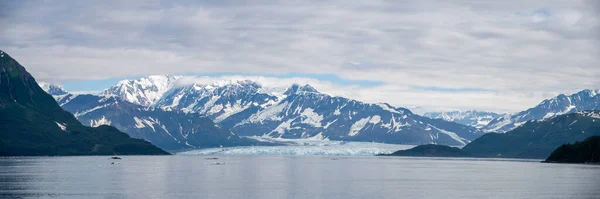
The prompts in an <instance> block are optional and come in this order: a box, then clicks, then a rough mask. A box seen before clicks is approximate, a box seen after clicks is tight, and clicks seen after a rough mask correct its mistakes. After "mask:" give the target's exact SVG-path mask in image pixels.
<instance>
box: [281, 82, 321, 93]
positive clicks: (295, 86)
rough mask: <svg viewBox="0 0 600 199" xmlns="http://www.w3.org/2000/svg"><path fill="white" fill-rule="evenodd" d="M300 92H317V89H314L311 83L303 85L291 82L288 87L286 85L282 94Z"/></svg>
mask: <svg viewBox="0 0 600 199" xmlns="http://www.w3.org/2000/svg"><path fill="white" fill-rule="evenodd" d="M302 92H306V93H318V92H319V91H317V89H315V88H314V87H312V86H311V85H308V84H305V85H304V86H300V85H299V84H292V85H291V86H290V87H288V88H287V89H286V90H285V92H284V94H285V95H293V94H298V93H302Z"/></svg>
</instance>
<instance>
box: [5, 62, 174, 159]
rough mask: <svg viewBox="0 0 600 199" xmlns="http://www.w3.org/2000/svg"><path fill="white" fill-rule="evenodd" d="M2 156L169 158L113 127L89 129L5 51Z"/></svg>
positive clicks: (146, 143) (153, 147)
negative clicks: (136, 156)
mask: <svg viewBox="0 0 600 199" xmlns="http://www.w3.org/2000/svg"><path fill="white" fill-rule="evenodd" d="M0 55H1V56H0V155H6V156H15V155H26V156H31V155H115V154H120V155H168V154H169V153H167V152H165V151H163V150H161V149H159V148H157V147H155V146H154V145H152V144H150V143H148V142H146V141H143V140H139V139H133V138H130V137H129V136H127V134H125V133H123V132H120V131H118V130H117V129H116V128H114V127H111V126H106V125H102V126H99V127H97V128H89V127H85V126H83V125H81V123H79V121H77V120H76V118H75V117H74V116H73V115H72V114H70V113H69V112H67V111H64V110H63V109H62V108H60V106H59V105H58V104H57V102H56V101H55V100H54V98H53V97H52V96H51V95H49V94H47V93H46V92H45V91H44V90H43V89H42V88H41V87H40V86H39V85H38V83H37V82H36V80H35V79H34V78H33V76H31V74H30V73H29V72H27V70H26V69H25V68H24V67H23V66H21V65H20V64H19V63H18V62H17V61H16V60H14V59H13V58H12V57H10V56H9V55H8V54H6V53H4V51H0Z"/></svg>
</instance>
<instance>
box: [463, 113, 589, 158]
mask: <svg viewBox="0 0 600 199" xmlns="http://www.w3.org/2000/svg"><path fill="white" fill-rule="evenodd" d="M599 135H600V111H583V112H578V113H570V114H566V115H558V116H554V117H552V118H547V119H545V120H542V121H530V122H527V123H525V124H523V125H521V126H520V127H518V128H516V129H514V130H512V131H509V132H507V133H505V134H497V133H488V134H485V135H483V136H481V137H480V138H478V139H476V140H474V141H473V142H471V143H469V144H468V145H467V146H465V147H463V150H464V151H466V152H468V153H471V154H473V155H476V156H480V157H501V158H540V159H541V158H546V157H548V155H550V153H551V152H552V151H553V150H554V149H556V148H557V147H559V146H561V145H563V144H567V143H573V142H577V141H582V140H584V139H585V138H587V137H590V136H599Z"/></svg>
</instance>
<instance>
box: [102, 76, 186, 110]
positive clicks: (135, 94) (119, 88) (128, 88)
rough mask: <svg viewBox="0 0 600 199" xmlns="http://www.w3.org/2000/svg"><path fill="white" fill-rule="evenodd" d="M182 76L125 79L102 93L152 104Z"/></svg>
mask: <svg viewBox="0 0 600 199" xmlns="http://www.w3.org/2000/svg"><path fill="white" fill-rule="evenodd" d="M180 77H181V76H172V75H151V76H148V77H144V78H140V79H136V80H123V81H120V82H119V83H117V85H115V86H113V87H110V88H108V89H106V90H104V91H102V92H101V93H100V95H101V96H111V95H112V96H118V97H120V98H122V99H124V100H125V101H128V102H131V103H134V104H139V105H143V106H149V105H152V104H153V103H154V102H156V101H157V100H158V99H160V97H162V95H163V94H164V93H165V92H167V91H168V90H169V89H170V88H171V87H172V86H173V83H174V82H175V81H176V80H177V79H179V78H180Z"/></svg>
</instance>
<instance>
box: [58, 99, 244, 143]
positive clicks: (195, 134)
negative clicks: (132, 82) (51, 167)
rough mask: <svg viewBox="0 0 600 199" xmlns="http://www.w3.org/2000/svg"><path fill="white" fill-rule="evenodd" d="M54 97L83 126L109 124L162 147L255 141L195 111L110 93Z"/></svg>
mask: <svg viewBox="0 0 600 199" xmlns="http://www.w3.org/2000/svg"><path fill="white" fill-rule="evenodd" d="M54 97H55V99H56V100H57V102H58V103H59V105H61V107H62V108H63V109H65V110H66V111H69V112H71V113H72V114H73V115H74V116H75V117H76V118H77V119H78V120H79V121H80V122H81V123H82V124H84V125H86V126H91V127H97V126H100V125H111V126H114V127H116V128H117V129H119V130H121V131H123V132H125V133H127V134H128V135H129V136H131V137H134V138H140V139H144V140H147V141H149V142H151V143H152V144H154V145H156V146H158V147H160V148H162V149H165V150H182V149H192V148H207V147H220V146H240V145H251V144H256V142H254V141H252V140H249V139H245V138H241V137H239V136H237V135H235V134H233V133H232V132H231V131H230V130H228V129H225V128H221V127H219V126H217V125H216V124H215V123H214V122H213V121H212V120H211V119H210V118H207V117H205V116H202V115H200V114H197V113H189V112H183V111H179V110H173V111H166V110H162V109H158V108H152V107H144V106H141V105H138V104H133V103H131V102H128V101H125V100H123V99H122V98H119V97H116V96H112V95H107V96H95V95H74V94H66V95H59V96H54Z"/></svg>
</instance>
